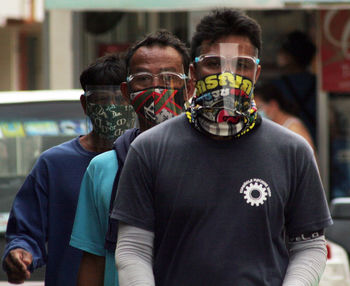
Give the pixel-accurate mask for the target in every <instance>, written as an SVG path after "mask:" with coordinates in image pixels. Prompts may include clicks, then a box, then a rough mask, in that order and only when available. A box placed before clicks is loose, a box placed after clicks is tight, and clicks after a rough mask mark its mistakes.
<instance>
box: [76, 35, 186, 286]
mask: <svg viewBox="0 0 350 286" xmlns="http://www.w3.org/2000/svg"><path fill="white" fill-rule="evenodd" d="M126 63H127V70H128V76H127V77H126V82H123V83H122V86H121V87H122V91H123V94H124V96H125V97H126V98H127V100H128V101H130V103H131V104H132V105H133V106H134V109H135V111H136V112H137V114H138V118H139V123H140V129H136V128H134V129H131V130H128V131H127V132H126V133H125V134H124V135H122V136H121V137H119V138H118V139H117V141H116V142H115V146H114V150H113V151H109V152H105V153H103V154H101V155H99V156H96V157H95V158H94V159H93V160H92V161H91V162H90V164H89V166H88V168H87V171H86V173H85V176H84V179H83V181H82V185H81V190H80V196H79V202H78V207H77V211H76V217H75V222H74V226H73V232H72V236H71V241H70V244H71V245H72V246H73V247H76V248H78V249H81V250H83V251H84V252H83V258H82V262H81V265H80V270H79V276H78V283H77V285H89V286H94V285H96V286H97V285H105V286H113V285H118V275H117V271H116V267H115V259H114V252H115V246H116V243H117V222H116V221H115V220H111V221H110V223H109V224H108V215H109V210H110V208H111V205H113V201H114V197H115V192H116V188H117V185H118V180H119V176H120V173H121V170H122V167H123V163H124V161H125V157H126V154H127V152H128V149H129V146H130V144H131V142H132V141H133V140H134V139H135V138H136V136H138V135H139V133H140V132H142V131H145V130H147V129H149V128H151V127H152V126H154V125H156V124H158V123H161V122H163V121H165V120H167V119H169V118H171V117H174V116H176V115H178V114H180V113H181V112H182V107H183V103H184V100H186V99H187V96H186V94H187V89H186V82H187V80H186V78H187V76H186V74H187V72H188V66H189V54H188V51H187V48H186V46H185V45H184V44H183V43H182V42H181V41H180V40H179V39H178V38H176V37H175V36H174V35H172V34H171V33H169V32H167V31H159V32H156V33H153V34H150V35H148V36H146V37H145V38H144V39H143V40H141V41H139V42H137V43H136V44H135V45H134V46H132V47H131V48H130V50H129V52H128V53H127V55H126ZM108 226H109V227H108ZM107 230H108V233H107ZM106 233H107V243H106V249H105V248H104V247H105V239H106Z"/></svg>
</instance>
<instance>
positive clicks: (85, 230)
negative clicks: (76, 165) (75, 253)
mask: <svg viewBox="0 0 350 286" xmlns="http://www.w3.org/2000/svg"><path fill="white" fill-rule="evenodd" d="M93 173H94V166H93V164H91V163H90V165H89V167H88V168H87V171H86V172H85V175H84V178H83V181H82V183H81V187H80V194H79V200H78V206H77V210H76V214H75V220H74V225H73V230H72V235H71V240H70V245H71V246H73V247H75V248H78V249H81V250H83V251H86V252H89V253H92V254H95V255H99V256H104V255H105V249H104V239H105V232H104V231H103V230H102V229H101V218H100V216H99V213H98V210H97V203H96V194H97V193H96V192H97V190H96V187H97V186H96V185H95V184H94V183H95V182H94V180H93V178H94V174H93Z"/></svg>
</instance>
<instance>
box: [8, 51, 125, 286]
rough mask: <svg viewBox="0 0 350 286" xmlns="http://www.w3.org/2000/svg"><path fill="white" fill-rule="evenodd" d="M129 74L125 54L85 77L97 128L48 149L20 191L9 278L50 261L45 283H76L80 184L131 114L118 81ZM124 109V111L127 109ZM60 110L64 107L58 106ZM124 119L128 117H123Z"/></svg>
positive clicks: (87, 106) (87, 105)
mask: <svg viewBox="0 0 350 286" xmlns="http://www.w3.org/2000/svg"><path fill="white" fill-rule="evenodd" d="M124 78H125V62H124V59H122V58H120V57H117V56H113V55H111V56H105V57H102V58H100V59H98V60H97V61H96V62H94V63H93V64H91V65H90V66H89V67H88V68H87V69H86V70H84V71H83V72H82V74H81V76H80V82H81V86H82V88H83V89H84V91H85V94H84V95H82V96H81V98H80V101H81V104H82V107H83V109H84V112H85V113H86V114H87V116H88V117H89V118H90V119H91V122H92V131H91V132H90V133H88V134H87V135H84V136H79V137H77V138H75V139H73V140H71V141H68V142H65V143H63V144H61V145H58V146H55V147H53V148H51V149H49V150H47V151H45V152H44V153H43V154H42V155H41V156H40V157H39V159H38V160H37V162H36V164H35V165H34V167H33V169H32V171H31V172H30V174H29V175H28V177H27V178H26V180H25V182H24V184H23V186H22V187H21V189H20V190H19V192H18V193H17V195H16V198H15V200H14V202H13V206H12V209H11V213H10V218H9V221H8V225H7V231H6V240H7V245H6V247H5V251H4V256H3V268H4V270H5V271H6V272H7V276H8V281H9V282H11V283H23V282H24V280H26V279H29V278H30V274H31V272H32V271H34V269H36V268H39V267H41V266H43V265H45V264H46V275H45V276H46V277H45V285H47V286H52V285H65V286H69V285H72V286H73V285H76V276H77V272H78V267H79V263H80V259H81V251H79V250H77V249H75V248H72V247H70V246H69V238H70V234H71V231H72V226H73V220H74V215H75V209H76V204H77V201H78V195H79V189H80V183H81V180H82V178H83V175H84V172H85V170H86V167H87V166H88V164H89V162H90V160H91V159H92V158H93V157H94V156H96V155H97V154H99V153H102V152H105V151H107V150H110V149H111V148H112V144H113V141H114V140H115V139H116V136H117V135H119V134H120V133H121V132H122V131H123V130H122V129H123V128H124V129H125V128H130V127H129V126H127V124H126V125H125V126H119V127H120V128H119V129H118V130H117V129H115V128H114V129H113V126H114V125H115V122H117V121H118V120H119V121H118V122H120V119H125V118H124V116H127V115H128V112H129V111H128V109H127V106H122V104H120V101H119V102H117V103H116V100H117V99H118V98H121V95H120V91H119V88H118V87H117V85H119V84H120V83H121V81H122V80H123V79H124ZM124 111H125V112H124ZM58 112H59V110H58ZM122 121H123V122H124V121H125V120H122Z"/></svg>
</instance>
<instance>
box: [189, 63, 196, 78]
mask: <svg viewBox="0 0 350 286" xmlns="http://www.w3.org/2000/svg"><path fill="white" fill-rule="evenodd" d="M190 79H191V80H193V81H194V82H196V80H197V75H196V68H195V66H194V65H193V64H190Z"/></svg>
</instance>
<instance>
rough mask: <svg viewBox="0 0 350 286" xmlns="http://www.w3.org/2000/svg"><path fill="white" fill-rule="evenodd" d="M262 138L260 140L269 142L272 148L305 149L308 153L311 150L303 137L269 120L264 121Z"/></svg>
mask: <svg viewBox="0 0 350 286" xmlns="http://www.w3.org/2000/svg"><path fill="white" fill-rule="evenodd" d="M260 136H261V137H260V139H259V140H264V141H267V142H269V144H270V147H272V146H275V147H280V148H283V149H286V148H293V149H298V150H300V149H304V150H308V151H307V152H309V149H311V147H310V145H309V143H308V142H307V141H306V139H305V138H303V137H302V136H301V135H299V134H297V133H295V132H293V131H291V130H289V129H288V128H286V127H283V126H281V125H280V124H277V123H275V122H273V121H271V120H269V119H265V118H264V119H263V120H262V124H261V133H260ZM311 153H312V152H311Z"/></svg>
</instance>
